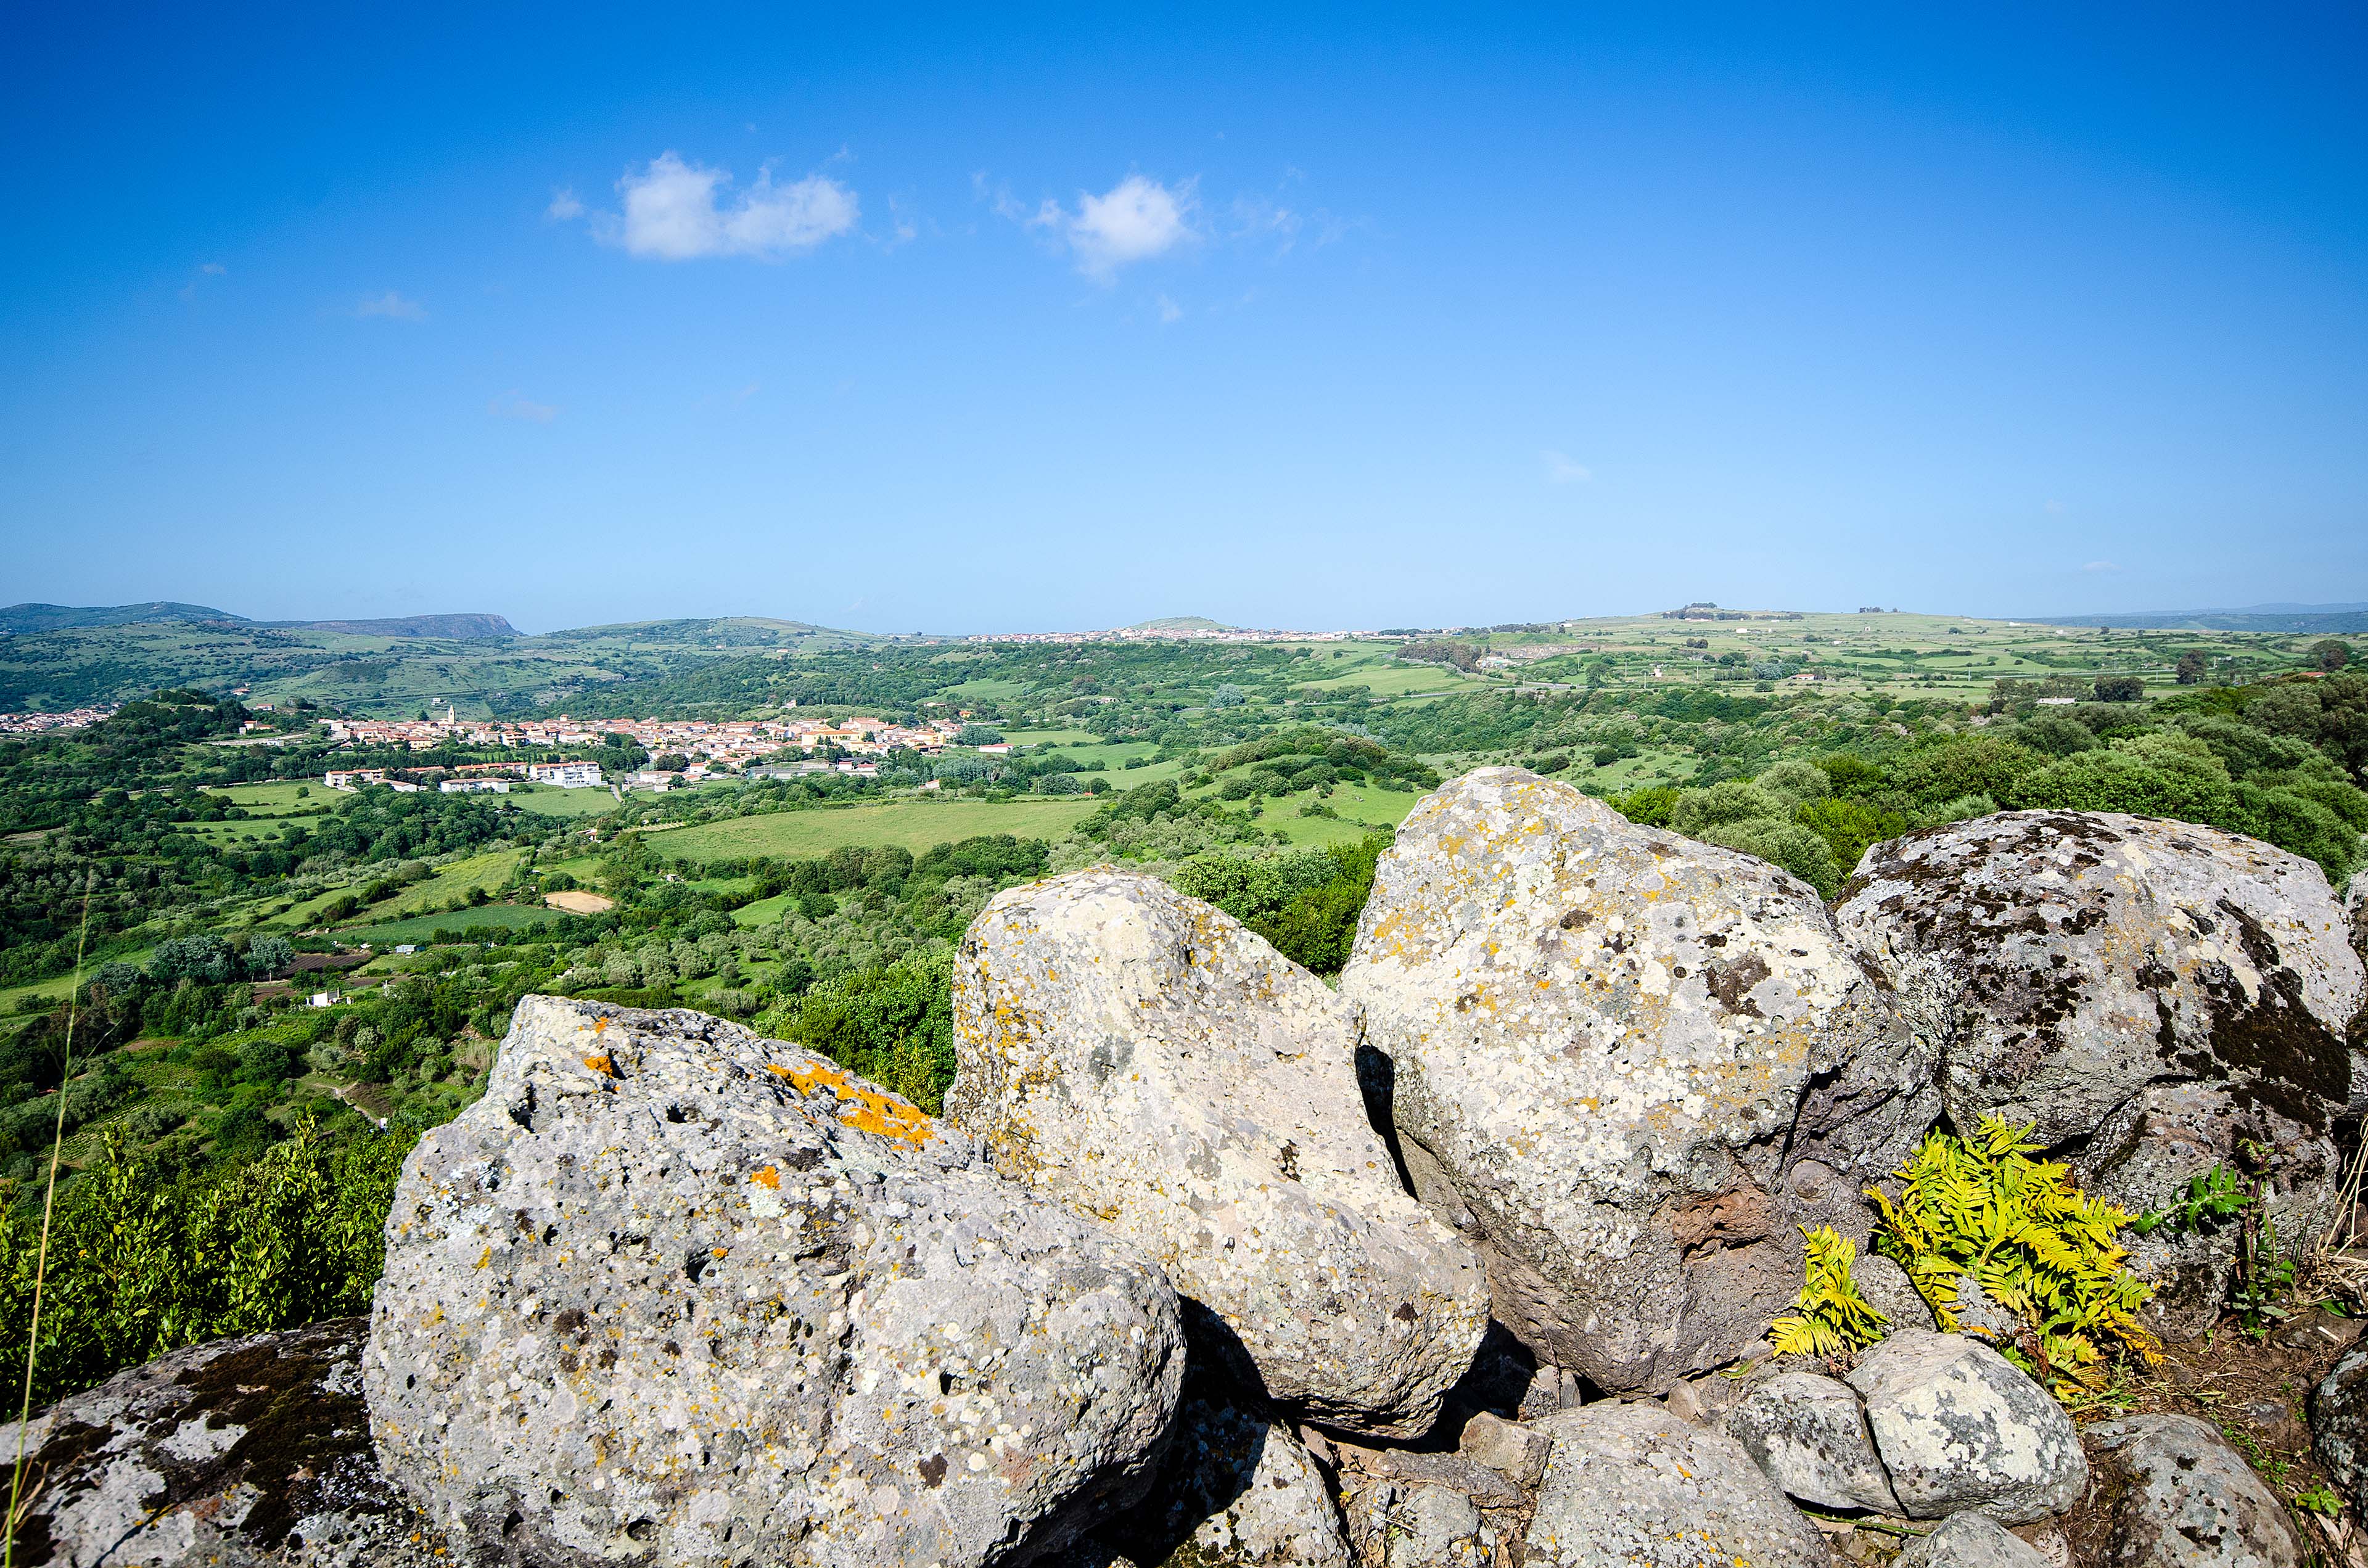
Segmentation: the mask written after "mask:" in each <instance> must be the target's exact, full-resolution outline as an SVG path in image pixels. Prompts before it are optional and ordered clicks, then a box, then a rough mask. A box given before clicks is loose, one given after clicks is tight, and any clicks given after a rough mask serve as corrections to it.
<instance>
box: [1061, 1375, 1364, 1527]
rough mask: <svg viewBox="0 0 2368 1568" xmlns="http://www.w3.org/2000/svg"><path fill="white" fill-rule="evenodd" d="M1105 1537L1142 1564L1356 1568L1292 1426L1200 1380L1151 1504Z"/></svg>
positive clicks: (1194, 1382) (1191, 1383)
mask: <svg viewBox="0 0 2368 1568" xmlns="http://www.w3.org/2000/svg"><path fill="white" fill-rule="evenodd" d="M1099 1540H1100V1541H1101V1542H1102V1543H1103V1544H1106V1545H1108V1546H1110V1547H1112V1548H1115V1549H1116V1550H1117V1551H1121V1552H1123V1553H1124V1554H1125V1555H1126V1556H1127V1557H1129V1558H1130V1559H1133V1560H1134V1561H1138V1562H1151V1563H1155V1564H1156V1563H1159V1562H1179V1563H1190V1564H1191V1565H1192V1568H1349V1561H1350V1559H1349V1539H1348V1536H1347V1534H1346V1533H1345V1531H1344V1530H1343V1529H1342V1528H1341V1524H1340V1513H1339V1509H1338V1507H1336V1506H1334V1505H1333V1502H1332V1494H1331V1492H1330V1490H1329V1489H1328V1488H1326V1485H1325V1483H1324V1477H1323V1474H1322V1472H1321V1471H1318V1470H1317V1469H1316V1467H1315V1460H1314V1459H1313V1458H1311V1457H1310V1456H1309V1454H1308V1452H1307V1449H1306V1448H1305V1447H1304V1445H1303V1444H1302V1443H1301V1442H1300V1441H1299V1439H1298V1438H1297V1437H1294V1436H1292V1431H1291V1428H1290V1427H1289V1426H1286V1425H1284V1424H1283V1423H1282V1422H1281V1421H1279V1420H1277V1419H1275V1418H1274V1416H1273V1415H1272V1413H1271V1412H1269V1411H1266V1410H1263V1409H1260V1408H1258V1406H1257V1405H1256V1404H1255V1403H1249V1402H1247V1401H1244V1400H1238V1399H1235V1398H1232V1397H1229V1396H1228V1394H1227V1392H1226V1391H1224V1389H1223V1388H1222V1387H1221V1386H1219V1385H1218V1384H1217V1382H1216V1381H1215V1380H1213V1379H1212V1378H1209V1377H1206V1376H1202V1375H1198V1374H1196V1375H1194V1376H1192V1377H1190V1378H1189V1379H1187V1381H1186V1385H1185V1395H1184V1403H1183V1406H1182V1408H1181V1409H1180V1410H1179V1411H1178V1414H1177V1417H1176V1433H1175V1436H1174V1437H1173V1438H1172V1439H1170V1441H1169V1443H1168V1447H1167V1458H1166V1459H1165V1460H1163V1461H1162V1462H1161V1465H1160V1473H1159V1479H1158V1481H1157V1483H1156V1484H1155V1485H1154V1486H1153V1488H1152V1491H1151V1494H1150V1496H1149V1497H1148V1498H1147V1499H1145V1501H1144V1505H1143V1506H1141V1507H1138V1508H1134V1509H1131V1510H1129V1511H1128V1513H1127V1515H1126V1516H1125V1517H1121V1518H1119V1519H1117V1520H1114V1521H1113V1522H1112V1523H1111V1524H1110V1525H1109V1526H1107V1527H1105V1528H1103V1529H1102V1530H1101V1532H1100V1533H1099Z"/></svg>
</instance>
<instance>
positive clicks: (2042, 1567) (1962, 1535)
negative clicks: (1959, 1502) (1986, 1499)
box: [1891, 1513, 2051, 1568]
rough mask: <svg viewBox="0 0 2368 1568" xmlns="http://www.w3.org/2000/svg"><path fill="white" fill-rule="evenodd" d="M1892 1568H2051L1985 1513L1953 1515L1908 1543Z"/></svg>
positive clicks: (2039, 1553) (2035, 1549)
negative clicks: (1925, 1534) (1928, 1533)
mask: <svg viewBox="0 0 2368 1568" xmlns="http://www.w3.org/2000/svg"><path fill="white" fill-rule="evenodd" d="M1891 1568H2051V1564H2050V1560H2049V1558H2048V1557H2047V1556H2046V1555H2045V1554H2044V1553H2043V1552H2041V1551H2039V1550H2038V1549H2037V1548H2035V1547H2033V1546H2031V1545H2029V1544H2028V1543H2026V1542H2024V1541H2021V1540H2017V1539H2015V1537H2014V1536H2013V1534H2011V1533H2010V1532H2009V1530H2008V1529H2007V1528H2006V1527H2005V1526H2004V1525H2002V1524H1999V1523H1998V1521H1997V1520H1996V1519H1993V1518H1991V1517H1989V1516H1988V1515H1987V1514H1981V1513H1964V1514H1952V1515H1950V1516H1949V1517H1947V1518H1945V1519H1943V1520H1941V1524H1940V1527H1939V1528H1936V1529H1935V1530H1933V1532H1932V1533H1931V1534H1930V1535H1928V1536H1923V1537H1920V1538H1919V1539H1918V1540H1912V1541H1910V1542H1908V1544H1907V1551H1903V1552H1901V1553H1900V1554H1899V1555H1898V1556H1897V1557H1896V1558H1895V1559H1893V1561H1892V1564H1891Z"/></svg>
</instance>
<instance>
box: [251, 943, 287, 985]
mask: <svg viewBox="0 0 2368 1568" xmlns="http://www.w3.org/2000/svg"><path fill="white" fill-rule="evenodd" d="M295 962H296V948H295V945H294V944H293V943H291V942H290V941H289V940H288V938H287V937H256V938H255V940H253V941H251V942H249V943H248V944H247V945H246V972H247V973H248V974H249V975H251V976H253V977H254V978H255V979H256V980H268V979H270V978H272V977H273V976H275V975H279V974H285V973H286V972H287V971H288V970H289V969H290V967H291V966H292V965H293V964H294V963H295Z"/></svg>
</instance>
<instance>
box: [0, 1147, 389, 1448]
mask: <svg viewBox="0 0 2368 1568" xmlns="http://www.w3.org/2000/svg"><path fill="white" fill-rule="evenodd" d="M412 1141H413V1135H412V1134H409V1133H401V1134H386V1135H375V1136H368V1135H366V1136H364V1137H362V1138H361V1139H359V1141H357V1142H352V1143H348V1144H345V1145H342V1146H341V1145H338V1144H336V1143H334V1142H330V1141H329V1140H328V1139H327V1138H325V1137H324V1136H323V1135H322V1133H321V1132H320V1131H319V1130H318V1129H317V1128H316V1127H315V1126H314V1124H313V1121H312V1120H311V1119H309V1118H303V1119H299V1120H298V1122H297V1123H296V1125H295V1128H294V1130H293V1131H292V1133H291V1134H290V1136H289V1137H288V1138H286V1139H285V1140H283V1141H281V1142H278V1143H276V1144H273V1145H272V1146H271V1147H270V1148H269V1149H268V1151H264V1152H262V1153H260V1154H259V1157H257V1158H256V1159H254V1160H251V1161H248V1162H246V1163H244V1164H233V1165H225V1166H222V1167H220V1168H218V1169H217V1170H216V1171H215V1172H214V1173H212V1174H211V1175H208V1176H203V1177H194V1178H184V1179H182V1180H179V1181H175V1180H172V1179H169V1177H168V1176H166V1174H165V1172H164V1171H163V1170H161V1169H160V1168H159V1167H158V1166H157V1165H154V1164H153V1163H152V1162H150V1161H148V1160H145V1159H142V1158H138V1157H135V1156H133V1155H131V1154H129V1153H126V1150H125V1146H124V1144H123V1142H122V1141H121V1140H120V1138H117V1137H113V1136H110V1137H109V1138H108V1141H107V1144H106V1152H105V1154H104V1156H103V1158H102V1159H101V1161H100V1163H99V1164H98V1165H97V1166H96V1167H94V1168H93V1169H91V1170H89V1171H87V1172H85V1173H84V1174H83V1176H81V1177H80V1179H78V1180H76V1181H75V1182H74V1184H73V1185H72V1186H71V1187H68V1188H67V1189H66V1190H65V1191H64V1192H63V1193H62V1194H61V1195H60V1197H59V1199H58V1205H57V1213H56V1218H55V1221H54V1224H53V1228H52V1233H51V1237H50V1242H49V1253H48V1267H47V1278H46V1280H45V1281H44V1283H43V1286H42V1291H41V1324H40V1345H39V1346H37V1347H36V1350H37V1355H36V1358H35V1361H34V1371H33V1399H34V1403H36V1404H37V1405H38V1404H42V1403H47V1402H49V1401H50V1400H52V1399H55V1398H58V1397H60V1396H61V1395H63V1394H67V1393H72V1392H75V1391H77V1390H80V1389H85V1388H89V1387H91V1386H93V1385H94V1384H96V1383H98V1382H101V1381H104V1380H106V1379H107V1378H108V1377H110V1376H112V1375H113V1374H114V1373H116V1372H117V1371H119V1370H120V1369H123V1368H125V1367H133V1366H138V1365H140V1364H141V1363H142V1362H145V1361H150V1360H154V1358H156V1357H158V1356H161V1355H164V1354H165V1352H166V1351H169V1350H176V1349H179V1348H180V1347H182V1346H188V1345H194V1344H197V1343H198V1342H199V1341H200V1340H205V1339H212V1338H216V1337H219V1336H221V1335H230V1334H259V1333H263V1332H266V1331H268V1330H271V1329H280V1328H293V1327H296V1326H298V1325H300V1324H307V1323H313V1322H315V1321H317V1320H319V1319H322V1318H330V1317H342V1316H346V1315H347V1314H350V1313H354V1312H366V1311H368V1310H369V1307H370V1289H371V1287H372V1285H373V1284H375V1283H376V1281H377V1279H378V1276H379V1270H380V1267H381V1264H382V1263H383V1261H384V1255H385V1241H384V1232H385V1227H386V1214H387V1209H388V1206H389V1205H390V1204H391V1203H392V1202H393V1196H394V1181H395V1176H396V1175H397V1174H398V1172H399V1171H400V1169H401V1166H402V1163H403V1157H404V1153H406V1152H407V1151H408V1150H409V1148H410V1145H411V1142H412ZM39 1255H40V1210H39V1209H38V1207H34V1208H31V1209H30V1210H29V1211H28V1210H27V1209H26V1208H25V1206H21V1205H10V1206H5V1207H0V1361H5V1363H6V1365H9V1366H12V1367H21V1366H23V1365H24V1360H25V1342H26V1335H27V1333H28V1328H29V1326H30V1324H31V1319H32V1304H33V1282H34V1273H35V1268H36V1265H37V1260H38V1257H39Z"/></svg>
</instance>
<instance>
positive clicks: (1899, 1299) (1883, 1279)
mask: <svg viewBox="0 0 2368 1568" xmlns="http://www.w3.org/2000/svg"><path fill="white" fill-rule="evenodd" d="M1850 1278H1852V1279H1853V1280H1855V1281H1856V1282H1857V1284H1858V1293H1859V1294H1860V1295H1861V1296H1863V1297H1865V1298H1866V1303H1867V1305H1869V1306H1871V1307H1873V1309H1874V1310H1875V1311H1876V1312H1881V1313H1882V1314H1883V1315H1884V1317H1885V1318H1887V1319H1889V1320H1890V1323H1889V1324H1888V1326H1886V1327H1885V1328H1884V1333H1886V1334H1899V1333H1903V1332H1905V1331H1907V1330H1909V1329H1917V1330H1921V1331H1922V1332H1924V1333H1926V1334H1930V1333H1933V1332H1935V1331H1937V1330H1938V1329H1939V1328H1940V1326H1941V1323H1940V1320H1939V1319H1938V1318H1935V1317H1934V1316H1933V1315H1932V1307H1931V1304H1930V1302H1928V1301H1925V1300H1924V1298H1923V1296H1922V1295H1921V1294H1919V1293H1918V1290H1917V1289H1916V1285H1915V1282H1914V1281H1913V1280H1911V1279H1909V1278H1907V1270H1906V1269H1905V1268H1902V1267H1900V1266H1899V1265H1898V1264H1897V1263H1896V1262H1894V1261H1893V1260H1891V1259H1890V1258H1887V1257H1885V1256H1883V1255H1882V1254H1881V1253H1879V1252H1872V1251H1866V1252H1861V1253H1860V1254H1859V1255H1858V1259H1857V1261H1856V1262H1854V1263H1853V1264H1851V1265H1850ZM1967 1283H1969V1284H1970V1283H1972V1281H1970V1280H1968V1281H1967Z"/></svg>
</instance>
